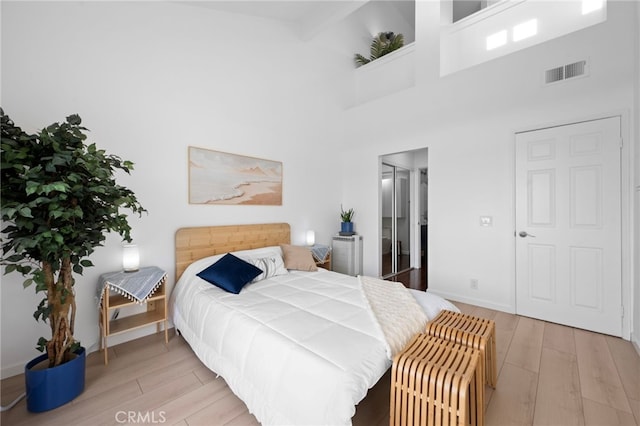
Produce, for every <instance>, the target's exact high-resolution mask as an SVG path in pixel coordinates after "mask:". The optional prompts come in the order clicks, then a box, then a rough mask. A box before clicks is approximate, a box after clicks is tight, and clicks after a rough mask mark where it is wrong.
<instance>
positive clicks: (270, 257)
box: [188, 246, 289, 282]
mask: <svg viewBox="0 0 640 426" xmlns="http://www.w3.org/2000/svg"><path fill="white" fill-rule="evenodd" d="M225 254H226V253H223V254H216V255H214V256H209V257H205V258H203V259H199V260H197V261H195V262H194V263H192V264H191V265H189V269H188V270H194V271H200V270H202V269H203V268H205V267H207V266H208V265H213V264H214V263H215V262H217V261H218V260H220V259H221V258H222V257H223V256H224V255H225ZM231 254H233V255H234V256H236V257H239V258H240V259H242V260H244V261H245V262H249V263H251V264H252V265H255V266H257V267H258V268H260V269H262V270H263V271H264V272H263V273H262V274H260V275H258V276H257V277H256V278H255V279H254V280H253V281H251V282H257V281H260V280H264V279H267V278H270V277H275V276H276V275H284V274H288V273H289V271H288V270H287V269H286V268H285V267H284V260H283V258H282V249H281V248H280V246H270V247H260V248H256V249H250V250H238V251H232V252H231ZM263 261H264V262H263ZM260 263H264V265H261V264H260ZM265 265H268V266H265ZM263 266H264V267H263ZM265 268H268V269H265ZM194 273H195V272H194Z"/></svg>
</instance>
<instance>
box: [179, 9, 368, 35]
mask: <svg viewBox="0 0 640 426" xmlns="http://www.w3.org/2000/svg"><path fill="white" fill-rule="evenodd" d="M367 1H368V0H324V1H320V0H279V1H271V0H236V1H223V0H201V1H198V0H196V1H180V3H185V4H189V5H191V6H197V7H204V8H208V9H215V10H221V11H225V12H231V13H239V14H243V15H251V16H260V17H263V18H268V19H275V20H278V21H282V22H284V23H287V24H290V25H292V26H293V27H294V28H295V29H296V30H298V31H299V32H300V35H301V37H303V38H311V37H313V35H314V34H315V33H317V32H318V31H320V30H321V29H322V28H323V27H324V26H326V25H329V24H330V23H332V22H335V21H336V20H339V19H342V18H344V17H345V16H347V15H348V14H349V13H351V12H353V11H354V10H356V9H358V8H359V7H361V6H362V5H364V4H365V3H367Z"/></svg>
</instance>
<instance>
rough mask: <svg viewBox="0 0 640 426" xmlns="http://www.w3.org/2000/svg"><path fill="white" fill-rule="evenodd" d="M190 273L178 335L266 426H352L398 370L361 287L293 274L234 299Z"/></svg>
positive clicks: (181, 288)
mask: <svg viewBox="0 0 640 426" xmlns="http://www.w3.org/2000/svg"><path fill="white" fill-rule="evenodd" d="M196 263H197V262H196ZM192 266H194V268H191V267H190V268H189V269H187V271H186V272H185V273H184V274H183V278H181V279H180V281H179V282H178V284H177V285H176V288H175V290H174V292H173V294H172V317H173V322H174V324H175V326H176V329H178V330H180V332H181V333H182V336H183V337H184V338H185V339H186V341H187V342H188V343H189V344H190V345H191V347H192V348H193V350H194V352H195V353H196V355H197V356H198V357H199V358H200V359H201V360H202V362H203V363H204V364H205V365H206V366H207V367H209V368H210V369H211V370H213V371H214V372H216V373H217V374H219V375H221V376H222V377H224V379H225V380H226V382H227V384H228V385H229V387H230V388H231V389H232V390H233V392H234V393H235V394H236V395H238V396H239V397H240V398H241V399H242V400H243V401H244V402H245V403H246V405H247V407H248V408H249V410H250V411H251V412H252V413H253V414H254V415H255V416H256V418H257V419H258V420H259V421H260V422H261V423H262V424H264V425H307V424H313V425H318V424H326V425H340V424H350V423H351V417H352V416H353V415H354V413H355V405H357V404H358V402H360V400H362V398H364V396H365V395H366V393H367V390H368V389H369V388H370V387H372V386H373V385H374V384H375V383H376V382H377V381H378V380H379V379H380V377H381V376H382V375H383V374H384V373H385V372H386V370H387V369H388V368H389V366H390V365H391V360H390V359H389V358H388V357H387V354H386V349H385V348H386V345H385V342H384V340H383V339H384V337H383V336H382V334H381V332H380V329H379V327H378V326H377V325H376V323H375V320H374V319H373V315H372V313H371V312H370V311H369V309H368V307H367V303H366V301H365V299H364V296H363V294H362V292H361V289H360V287H359V282H358V280H357V279H356V278H355V277H350V276H346V275H342V274H338V273H335V272H330V271H325V270H324V269H321V270H319V271H318V272H299V271H291V273H290V274H287V275H279V276H275V277H271V278H269V279H266V280H263V281H259V282H257V283H253V284H248V285H247V286H245V287H244V288H243V290H242V292H241V293H240V294H239V295H236V294H231V293H227V292H225V291H223V290H221V289H219V288H217V287H215V286H213V285H211V284H209V283H207V282H205V281H204V280H202V279H200V278H198V277H197V276H195V273H196V272H198V271H199V270H200V269H199V268H200V267H201V265H200V266H198V265H196V264H194V265H192ZM421 293H422V294H425V293H424V292H421ZM431 297H435V298H436V299H435V300H436V301H437V303H442V302H444V301H443V299H440V298H438V297H437V296H431ZM418 301H419V302H420V303H421V304H425V303H428V301H427V300H425V298H424V297H421V298H418ZM447 303H448V302H447ZM446 306H447V307H448V306H451V307H453V305H450V304H449V305H446ZM431 309H432V310H434V311H439V308H437V307H431ZM453 309H455V307H453ZM428 316H429V315H428Z"/></svg>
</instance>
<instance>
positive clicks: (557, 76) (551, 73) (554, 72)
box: [544, 67, 564, 84]
mask: <svg viewBox="0 0 640 426" xmlns="http://www.w3.org/2000/svg"><path fill="white" fill-rule="evenodd" d="M560 80H564V67H558V68H553V69H550V70H546V71H545V76H544V82H545V83H547V84H549V83H555V82H556V81H560Z"/></svg>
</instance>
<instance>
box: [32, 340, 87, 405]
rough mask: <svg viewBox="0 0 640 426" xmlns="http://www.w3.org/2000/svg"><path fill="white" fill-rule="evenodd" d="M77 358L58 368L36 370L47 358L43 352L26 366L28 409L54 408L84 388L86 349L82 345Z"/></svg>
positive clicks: (75, 395)
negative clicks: (35, 367)
mask: <svg viewBox="0 0 640 426" xmlns="http://www.w3.org/2000/svg"><path fill="white" fill-rule="evenodd" d="M76 355H77V356H76V357H75V358H74V359H72V360H70V361H67V362H65V363H64V364H60V365H59V366H57V367H53V368H45V369H42V370H33V367H34V366H36V365H37V364H39V363H40V362H42V361H45V360H46V359H47V355H46V354H45V355H40V356H39V357H37V358H35V359H33V360H31V361H30V362H29V363H28V364H27V365H26V366H25V368H24V377H25V382H26V383H25V384H26V388H27V410H29V411H31V412H32V413H40V412H42V411H48V410H53V409H54V408H57V407H59V406H61V405H64V404H66V403H67V402H69V401H71V400H73V399H74V398H75V397H77V396H78V395H80V394H81V393H82V391H84V372H85V365H86V358H87V356H86V351H85V349H84V348H80V349H79V350H78V351H77V352H76Z"/></svg>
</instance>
